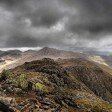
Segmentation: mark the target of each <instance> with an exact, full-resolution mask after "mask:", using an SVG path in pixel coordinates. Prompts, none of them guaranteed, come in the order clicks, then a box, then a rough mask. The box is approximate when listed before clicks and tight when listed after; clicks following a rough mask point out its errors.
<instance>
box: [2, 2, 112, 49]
mask: <svg viewBox="0 0 112 112" xmlns="http://www.w3.org/2000/svg"><path fill="white" fill-rule="evenodd" d="M111 6H112V1H111V0H0V47H1V48H14V47H15V48H17V47H18V48H21V47H29V48H30V47H44V46H50V47H60V48H62V49H64V48H69V49H70V48H75V47H76V48H77V47H80V48H94V49H98V50H102V49H103V50H108V49H109V50H110V48H111V47H112V7H111Z"/></svg>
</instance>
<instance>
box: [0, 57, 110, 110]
mask: <svg viewBox="0 0 112 112" xmlns="http://www.w3.org/2000/svg"><path fill="white" fill-rule="evenodd" d="M111 81H112V76H111V75H110V74H108V73H106V72H105V71H103V70H102V69H101V68H99V67H98V66H96V65H95V64H94V63H92V62H90V61H88V60H85V59H82V58H79V59H58V60H57V61H54V60H53V59H49V58H44V59H42V60H36V61H32V62H26V63H24V64H23V65H21V66H18V67H16V68H14V69H11V70H8V71H3V72H2V74H1V77H0V86H1V89H0V92H1V94H0V95H1V96H2V100H0V101H2V102H4V103H5V104H7V103H6V102H8V101H7V99H9V98H10V99H11V98H12V99H13V101H12V103H8V104H9V105H10V108H12V109H13V110H16V111H17V110H18V111H22V112H27V111H31V110H33V112H112V106H111V101H112V89H111V86H112V83H111ZM4 99H5V101H4Z"/></svg>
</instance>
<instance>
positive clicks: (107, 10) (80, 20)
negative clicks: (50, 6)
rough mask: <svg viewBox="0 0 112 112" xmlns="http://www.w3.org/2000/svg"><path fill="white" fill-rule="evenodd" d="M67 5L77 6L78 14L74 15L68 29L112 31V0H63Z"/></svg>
mask: <svg viewBox="0 0 112 112" xmlns="http://www.w3.org/2000/svg"><path fill="white" fill-rule="evenodd" d="M64 1H66V2H65V3H66V6H68V5H69V7H71V6H72V7H74V8H75V7H76V8H77V9H78V11H79V14H78V16H77V15H73V16H72V17H71V18H70V21H69V23H68V29H69V30H71V31H73V32H78V33H81V32H82V33H85V32H90V33H93V34H97V33H101V32H111V31H112V7H111V6H112V1H111V0H69V1H68V0H63V2H64Z"/></svg>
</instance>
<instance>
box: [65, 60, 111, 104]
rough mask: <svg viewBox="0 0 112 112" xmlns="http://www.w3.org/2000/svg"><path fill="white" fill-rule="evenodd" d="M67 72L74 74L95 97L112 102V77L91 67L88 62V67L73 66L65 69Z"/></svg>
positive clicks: (95, 67) (97, 68)
mask: <svg viewBox="0 0 112 112" xmlns="http://www.w3.org/2000/svg"><path fill="white" fill-rule="evenodd" d="M67 69H68V71H70V72H72V74H74V77H77V79H79V80H80V81H82V82H83V83H84V84H85V85H86V86H87V87H89V88H90V89H91V90H92V91H93V92H94V93H95V94H96V95H97V96H100V97H102V98H103V99H104V100H107V101H109V102H112V88H111V87H112V76H111V75H109V74H108V73H106V72H104V71H103V70H102V69H100V68H99V67H97V66H95V65H94V66H93V64H91V62H89V66H86V65H83V64H82V65H81V62H80V65H75V66H72V67H68V68H67Z"/></svg>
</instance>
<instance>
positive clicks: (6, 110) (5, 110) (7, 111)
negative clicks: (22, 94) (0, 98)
mask: <svg viewBox="0 0 112 112" xmlns="http://www.w3.org/2000/svg"><path fill="white" fill-rule="evenodd" d="M0 111H1V112H14V111H13V110H12V109H10V108H9V107H8V106H7V105H5V104H4V103H3V102H0Z"/></svg>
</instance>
